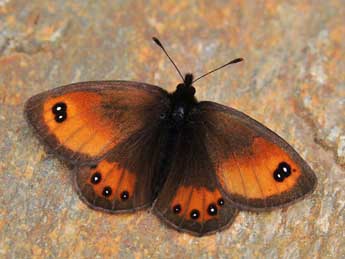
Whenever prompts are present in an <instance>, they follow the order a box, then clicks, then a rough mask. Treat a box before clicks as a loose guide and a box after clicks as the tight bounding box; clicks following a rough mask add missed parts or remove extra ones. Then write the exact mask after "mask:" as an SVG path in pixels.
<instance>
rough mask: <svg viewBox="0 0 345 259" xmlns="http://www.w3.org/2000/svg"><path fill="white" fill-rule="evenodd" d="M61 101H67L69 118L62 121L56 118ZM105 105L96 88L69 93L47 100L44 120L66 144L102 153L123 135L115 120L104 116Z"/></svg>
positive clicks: (72, 147) (87, 151)
mask: <svg viewBox="0 0 345 259" xmlns="http://www.w3.org/2000/svg"><path fill="white" fill-rule="evenodd" d="M59 102H64V103H65V104H66V105H67V119H66V120H65V121H63V122H62V123H58V122H56V121H55V119H54V118H55V115H54V114H53V113H52V107H53V106H54V105H55V104H56V103H59ZM101 107H102V106H101V96H100V95H99V94H97V93H95V92H73V93H67V94H65V95H63V96H59V97H56V98H49V99H48V100H47V101H46V102H45V104H44V114H43V120H44V122H45V124H46V125H47V127H48V130H49V131H50V133H51V134H53V135H54V136H55V138H56V139H57V141H58V142H59V143H60V144H62V145H63V146H64V147H66V148H68V149H71V150H72V151H74V152H79V153H82V154H86V155H90V156H96V155H101V154H103V153H104V152H105V151H108V150H109V149H110V148H111V147H114V146H115V145H116V143H117V140H118V138H119V132H118V130H117V129H116V127H114V122H113V121H110V120H109V119H108V118H105V117H104V114H103V113H102V111H101Z"/></svg>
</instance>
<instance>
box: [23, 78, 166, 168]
mask: <svg viewBox="0 0 345 259" xmlns="http://www.w3.org/2000/svg"><path fill="white" fill-rule="evenodd" d="M167 107H168V98H167V92H166V91H164V90H163V89H161V88H159V87H156V86H152V85H147V84H142V83H136V82H124V81H109V82H108V81H101V82H85V83H76V84H72V85H67V86H62V87H59V88H56V89H53V90H50V91H47V92H44V93H41V94H38V95H36V96H33V97H32V98H30V99H29V100H28V101H27V103H26V106H25V115H26V118H27V120H28V121H29V123H30V124H31V125H32V126H33V128H34V129H35V131H36V132H37V134H38V136H39V137H40V139H41V140H42V141H43V142H44V143H45V144H46V145H48V146H49V147H50V149H51V150H53V152H56V153H57V154H58V155H59V156H60V157H62V158H63V159H64V160H66V161H68V162H69V163H72V164H80V163H83V162H87V161H90V160H97V159H99V158H101V157H102V156H104V155H105V154H106V153H108V152H110V151H111V150H113V149H115V148H116V146H117V145H118V144H119V143H121V142H123V141H124V140H125V139H127V138H128V137H129V136H130V135H131V134H133V133H134V132H136V131H138V130H140V129H142V128H144V127H145V126H146V125H147V124H150V123H152V122H154V121H157V120H159V115H160V114H161V113H162V112H165V109H167Z"/></svg>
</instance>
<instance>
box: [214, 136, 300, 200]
mask: <svg viewBox="0 0 345 259" xmlns="http://www.w3.org/2000/svg"><path fill="white" fill-rule="evenodd" d="M283 170H284V172H285V171H286V173H289V175H288V176H286V177H283V178H281V180H279V179H278V180H276V178H277V177H280V176H281V175H282V174H279V172H282V173H283V174H284V172H283ZM277 174H278V176H277ZM217 175H218V176H219V179H220V183H221V185H222V186H223V187H224V189H225V190H226V191H228V192H229V193H231V194H237V195H241V196H244V197H246V198H252V199H265V198H267V197H270V196H274V195H278V194H281V193H283V192H287V191H290V190H291V189H292V188H293V187H294V186H296V184H297V181H298V179H299V177H300V176H301V169H300V168H299V167H298V166H297V164H296V163H295V162H294V161H293V160H292V158H291V157H290V156H289V155H288V153H287V152H286V151H284V150H283V149H282V148H280V147H279V146H278V145H276V144H274V143H272V142H269V141H267V140H265V139H263V138H261V137H257V138H255V139H254V141H253V144H252V146H251V147H250V149H248V150H244V152H242V153H236V154H231V155H230V156H229V158H228V159H227V160H226V161H224V162H223V163H222V164H221V166H220V167H219V169H218V170H217ZM274 175H276V176H274ZM275 177H276V178H275Z"/></svg>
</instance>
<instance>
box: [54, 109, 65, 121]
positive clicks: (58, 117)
mask: <svg viewBox="0 0 345 259" xmlns="http://www.w3.org/2000/svg"><path fill="white" fill-rule="evenodd" d="M66 119H67V113H65V112H63V113H58V114H56V115H55V121H56V122H58V123H61V122H63V121H65V120H66Z"/></svg>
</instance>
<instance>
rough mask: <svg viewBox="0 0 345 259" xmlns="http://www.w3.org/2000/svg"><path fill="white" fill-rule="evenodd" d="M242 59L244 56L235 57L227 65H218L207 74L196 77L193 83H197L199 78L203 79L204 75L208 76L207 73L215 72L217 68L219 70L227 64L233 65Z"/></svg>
mask: <svg viewBox="0 0 345 259" xmlns="http://www.w3.org/2000/svg"><path fill="white" fill-rule="evenodd" d="M241 61H243V58H235V59H233V60H231V61H230V62H228V63H226V64H225V65H222V66H220V67H217V68H216V69H213V70H211V71H209V72H207V73H206V74H203V75H202V76H199V77H198V78H197V79H195V80H194V81H193V82H192V83H195V82H196V81H198V80H199V79H201V78H203V77H205V76H207V75H209V74H211V73H213V72H216V71H217V70H219V69H221V68H223V67H226V66H228V65H231V64H235V63H239V62H241Z"/></svg>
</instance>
